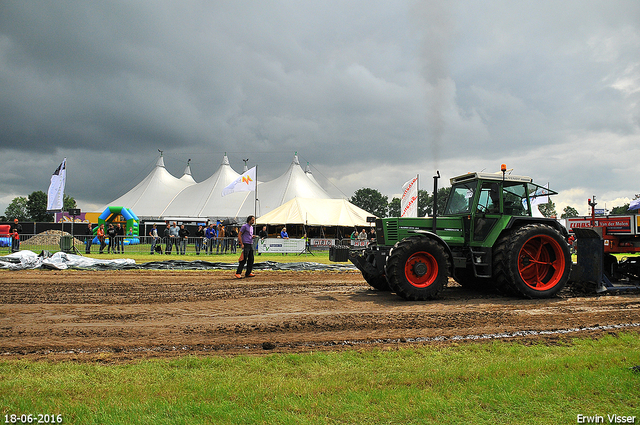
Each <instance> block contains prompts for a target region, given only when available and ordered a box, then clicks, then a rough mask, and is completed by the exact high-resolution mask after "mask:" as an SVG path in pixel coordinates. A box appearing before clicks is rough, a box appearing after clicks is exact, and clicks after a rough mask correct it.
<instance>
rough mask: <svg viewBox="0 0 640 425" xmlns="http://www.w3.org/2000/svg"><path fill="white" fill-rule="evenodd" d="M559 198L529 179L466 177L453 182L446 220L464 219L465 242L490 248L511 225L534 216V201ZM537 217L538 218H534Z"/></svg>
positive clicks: (471, 174) (484, 176) (473, 175)
mask: <svg viewBox="0 0 640 425" xmlns="http://www.w3.org/2000/svg"><path fill="white" fill-rule="evenodd" d="M550 194H556V192H554V191H550V190H549V189H547V188H545V187H542V186H540V185H537V184H535V183H533V180H532V179H531V178H530V177H526V176H514V175H506V174H503V173H495V174H494V173H467V174H463V175H461V176H458V177H454V178H452V179H451V192H450V194H449V199H448V202H447V205H446V207H445V210H444V214H443V216H444V217H452V216H462V217H463V222H464V227H465V242H466V243H468V244H471V245H474V244H479V243H483V242H485V241H486V240H487V239H488V238H489V239H491V240H490V241H489V243H490V245H492V243H493V242H494V241H495V240H496V239H497V237H498V236H499V233H500V232H501V231H502V229H504V228H506V227H508V224H509V222H513V221H514V220H518V218H520V217H522V218H524V217H531V216H532V213H531V211H532V207H531V202H532V200H533V199H534V198H536V197H540V196H548V195H550ZM534 216H535V214H534Z"/></svg>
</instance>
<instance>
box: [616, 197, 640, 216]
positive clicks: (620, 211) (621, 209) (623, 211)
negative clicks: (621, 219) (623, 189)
mask: <svg viewBox="0 0 640 425" xmlns="http://www.w3.org/2000/svg"><path fill="white" fill-rule="evenodd" d="M639 198H640V193H636V195H635V196H634V197H633V200H636V199H639ZM630 205H631V203H630V202H628V203H626V204H624V205H622V206H618V207H613V208H612V209H611V214H612V215H625V214H628V213H629V206H630Z"/></svg>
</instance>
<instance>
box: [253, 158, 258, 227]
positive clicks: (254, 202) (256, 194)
mask: <svg viewBox="0 0 640 425" xmlns="http://www.w3.org/2000/svg"><path fill="white" fill-rule="evenodd" d="M254 194H255V200H254V201H253V216H254V217H255V219H256V220H257V219H258V165H257V164H256V190H255V191H254Z"/></svg>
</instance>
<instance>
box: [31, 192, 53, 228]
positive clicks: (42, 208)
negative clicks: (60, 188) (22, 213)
mask: <svg viewBox="0 0 640 425" xmlns="http://www.w3.org/2000/svg"><path fill="white" fill-rule="evenodd" d="M27 212H28V213H29V217H30V218H31V220H33V221H38V222H51V221H53V214H49V213H47V194H46V193H44V192H43V191H41V190H37V191H35V192H33V193H32V194H31V195H29V199H28V200H27Z"/></svg>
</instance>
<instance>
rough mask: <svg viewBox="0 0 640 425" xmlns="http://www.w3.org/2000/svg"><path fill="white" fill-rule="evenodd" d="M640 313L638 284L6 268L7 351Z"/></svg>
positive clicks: (288, 341) (278, 342)
mask: <svg viewBox="0 0 640 425" xmlns="http://www.w3.org/2000/svg"><path fill="white" fill-rule="evenodd" d="M639 313H640V294H638V293H629V294H620V295H609V296H572V295H570V294H569V293H568V292H565V293H563V294H562V296H561V297H559V298H555V299H552V300H523V299H518V298H508V297H501V296H497V295H494V294H479V293H475V292H469V291H466V290H464V289H463V288H461V287H460V286H458V285H456V284H455V283H453V281H451V282H450V283H449V287H448V288H447V289H446V290H445V291H444V292H443V294H442V296H441V298H440V299H439V300H437V301H430V302H407V301H404V300H402V299H401V298H399V297H397V296H396V295H395V294H390V293H385V292H378V291H374V290H371V289H370V288H369V286H368V285H367V284H366V283H365V282H364V280H363V279H362V277H361V275H360V274H359V273H357V272H273V271H263V272H259V273H258V276H257V277H255V278H253V279H242V280H235V279H233V274H232V272H228V271H179V272H173V271H117V272H114V271H104V272H103V271H100V272H91V271H19V272H10V271H2V272H0V355H1V356H2V357H0V358H5V359H6V358H12V357H21V356H28V357H36V358H37V357H47V358H51V359H57V358H68V357H72V358H80V359H87V360H91V359H114V358H122V359H129V358H138V357H149V356H171V355H180V354H183V353H190V354H201V353H209V354H213V353H218V354H221V353H225V354H226V353H229V354H234V353H256V352H272V351H310V350H322V349H336V348H338V347H353V346H356V347H362V346H373V345H376V346H398V345H399V346H406V345H409V344H415V343H422V344H423V343H434V342H437V343H439V342H440V341H444V342H449V341H459V340H469V339H476V338H479V337H481V336H482V335H487V334H500V335H498V337H502V338H508V339H527V340H529V339H534V340H540V339H544V340H556V339H558V338H563V337H564V336H567V335H568V336H585V335H593V334H596V335H597V334H602V333H604V332H618V331H619V330H625V331H634V332H638V331H639V330H640V326H638V323H640V315H639ZM608 325H624V326H622V327H617V328H611V327H609V326H608ZM602 326H604V328H601V327H602ZM578 328H582V329H581V330H579V329H578ZM584 328H596V329H584ZM556 330H560V331H561V332H560V333H546V332H542V333H540V332H541V331H556ZM567 330H570V331H568V332H564V331H567Z"/></svg>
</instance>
